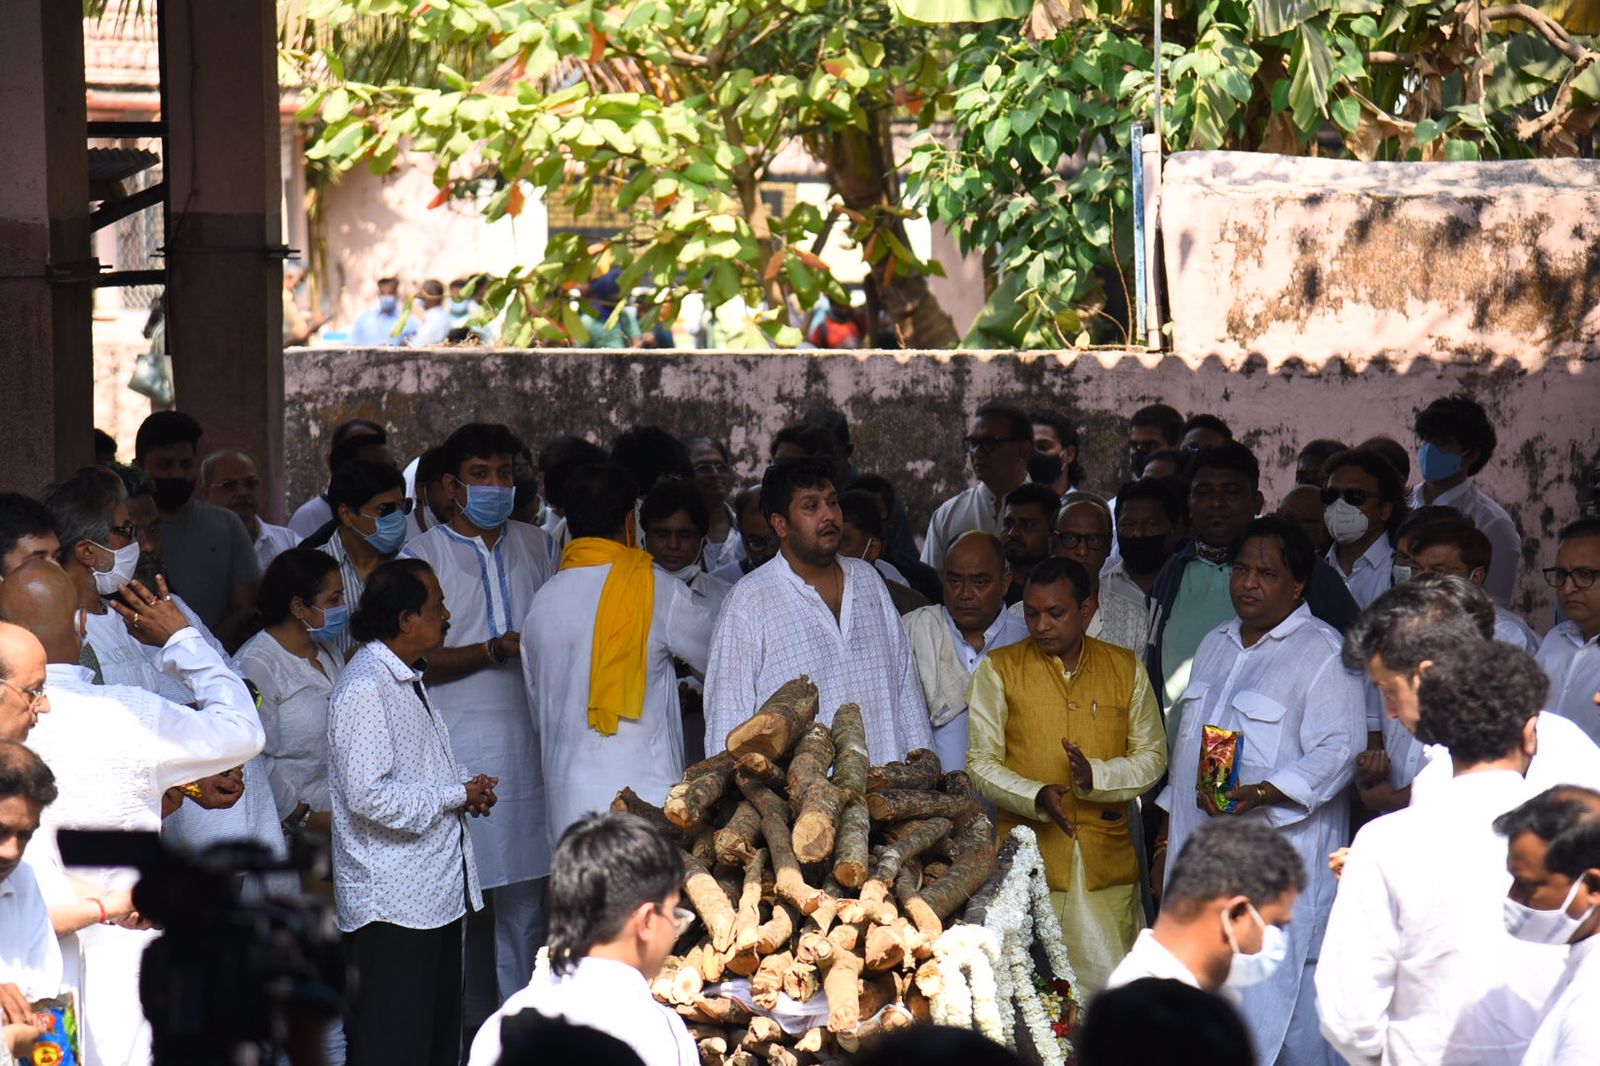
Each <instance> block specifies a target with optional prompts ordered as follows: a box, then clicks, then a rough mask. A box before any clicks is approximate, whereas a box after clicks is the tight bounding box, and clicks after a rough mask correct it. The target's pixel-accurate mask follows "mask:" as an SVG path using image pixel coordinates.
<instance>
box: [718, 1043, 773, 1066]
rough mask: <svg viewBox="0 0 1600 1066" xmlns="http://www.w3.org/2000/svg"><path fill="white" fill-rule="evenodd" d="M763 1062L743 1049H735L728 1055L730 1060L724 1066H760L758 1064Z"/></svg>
mask: <svg viewBox="0 0 1600 1066" xmlns="http://www.w3.org/2000/svg"><path fill="white" fill-rule="evenodd" d="M762 1061H763V1060H762V1059H759V1058H757V1057H756V1056H755V1054H753V1053H752V1052H750V1051H748V1050H747V1049H745V1048H742V1047H741V1048H734V1049H733V1050H732V1051H731V1052H729V1053H728V1058H727V1061H726V1062H725V1063H724V1066H758V1064H759V1063H760V1062H762Z"/></svg>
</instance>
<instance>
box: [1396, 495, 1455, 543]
mask: <svg viewBox="0 0 1600 1066" xmlns="http://www.w3.org/2000/svg"><path fill="white" fill-rule="evenodd" d="M1464 518H1466V516H1465V515H1463V514H1462V513H1461V512H1460V511H1458V510H1456V509H1455V508H1454V507H1446V506H1444V505H1443V504H1437V503H1433V504H1428V505H1426V506H1423V507H1418V508H1417V509H1416V510H1414V511H1407V512H1406V517H1405V520H1404V521H1402V522H1401V523H1400V525H1399V526H1397V527H1396V528H1395V531H1394V541H1395V543H1396V544H1398V543H1400V542H1401V541H1402V540H1409V539H1411V538H1412V537H1414V536H1416V534H1417V530H1419V529H1421V528H1423V527H1424V526H1431V525H1433V523H1435V522H1456V521H1460V520H1462V519H1464Z"/></svg>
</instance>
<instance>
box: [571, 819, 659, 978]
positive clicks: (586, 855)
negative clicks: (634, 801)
mask: <svg viewBox="0 0 1600 1066" xmlns="http://www.w3.org/2000/svg"><path fill="white" fill-rule="evenodd" d="M682 881H683V860H682V859H681V858H680V857H679V855H678V849H677V848H676V847H674V846H673V844H672V842H671V841H669V840H668V839H667V838H666V837H665V836H663V835H662V833H661V832H660V831H659V830H657V829H655V828H653V827H652V826H651V825H650V823H648V822H646V821H645V820H644V819H643V818H640V817H638V816H637V815H632V814H628V813H626V812H623V811H604V812H591V813H589V814H585V815H584V816H583V817H581V818H579V819H578V820H577V821H576V822H573V823H572V824H571V825H570V826H568V827H567V829H566V831H565V832H563V833H562V834H561V840H560V842H559V843H557V844H556V850H555V854H554V855H552V856H551V857H550V889H549V892H550V902H549V916H550V931H549V933H548V934H547V936H546V937H545V943H546V945H547V946H548V947H549V949H550V968H551V969H552V970H554V971H555V972H556V973H557V974H563V973H567V972H568V971H570V970H571V969H572V968H573V967H574V966H576V965H577V963H578V960H579V959H581V958H583V957H584V956H585V955H587V954H588V953H589V950H590V949H591V948H593V947H594V946H595V945H596V944H604V943H606V942H607V941H609V940H611V939H612V938H614V937H615V936H616V935H617V934H618V933H619V932H621V931H622V926H623V924H624V923H626V922H627V920H628V916H629V915H630V914H632V913H633V912H634V911H635V910H637V909H638V908H639V906H640V905H641V904H645V903H654V904H656V905H658V906H659V905H662V904H664V903H666V901H667V899H668V898H669V897H670V896H671V895H672V894H673V893H674V892H675V891H677V889H678V885H679V884H680V883H681V882H682Z"/></svg>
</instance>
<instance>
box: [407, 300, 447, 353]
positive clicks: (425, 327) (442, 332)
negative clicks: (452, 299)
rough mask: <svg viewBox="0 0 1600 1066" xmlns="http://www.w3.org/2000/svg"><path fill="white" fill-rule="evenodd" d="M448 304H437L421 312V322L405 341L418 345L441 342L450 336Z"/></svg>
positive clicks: (414, 345)
mask: <svg viewBox="0 0 1600 1066" xmlns="http://www.w3.org/2000/svg"><path fill="white" fill-rule="evenodd" d="M450 326H451V321H450V305H449V304H443V303H442V304H438V305H437V306H434V307H429V308H427V309H426V310H424V311H423V312H422V324H421V325H419V326H418V327H417V331H416V332H415V333H413V334H411V336H410V337H408V338H407V339H406V343H407V344H409V345H411V346H413V347H417V346H420V345H430V344H443V343H444V342H445V341H446V340H448V339H449V337H450Z"/></svg>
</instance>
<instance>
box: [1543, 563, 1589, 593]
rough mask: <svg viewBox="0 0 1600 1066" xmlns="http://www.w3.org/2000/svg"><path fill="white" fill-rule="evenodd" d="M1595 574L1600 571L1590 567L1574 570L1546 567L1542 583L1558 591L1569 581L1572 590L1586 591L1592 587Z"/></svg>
mask: <svg viewBox="0 0 1600 1066" xmlns="http://www.w3.org/2000/svg"><path fill="white" fill-rule="evenodd" d="M1596 574H1600V570H1596V569H1595V568H1594V567H1592V566H1580V567H1578V568H1577V569H1576V570H1563V569H1562V568H1561V567H1559V566H1547V567H1545V568H1544V583H1545V584H1546V585H1549V586H1550V587H1551V588H1553V589H1558V588H1561V587H1562V586H1563V585H1565V584H1566V583H1567V582H1568V581H1571V582H1572V587H1573V588H1580V589H1586V588H1591V587H1593V585H1594V579H1595V575H1596Z"/></svg>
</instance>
